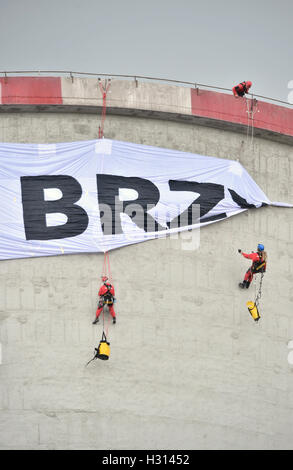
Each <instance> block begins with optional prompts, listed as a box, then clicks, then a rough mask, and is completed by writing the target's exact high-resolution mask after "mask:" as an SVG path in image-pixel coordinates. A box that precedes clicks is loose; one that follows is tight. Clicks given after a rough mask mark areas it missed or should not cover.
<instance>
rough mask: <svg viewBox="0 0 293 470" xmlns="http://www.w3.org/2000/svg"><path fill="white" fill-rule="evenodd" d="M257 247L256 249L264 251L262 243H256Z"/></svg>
mask: <svg viewBox="0 0 293 470" xmlns="http://www.w3.org/2000/svg"><path fill="white" fill-rule="evenodd" d="M257 249H258V251H264V249H265V247H264V246H263V244H262V243H259V244H258V245H257Z"/></svg>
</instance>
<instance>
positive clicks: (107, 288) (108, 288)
mask: <svg viewBox="0 0 293 470" xmlns="http://www.w3.org/2000/svg"><path fill="white" fill-rule="evenodd" d="M102 281H103V285H102V286H101V287H100V290H99V297H100V300H99V303H98V308H97V311H96V318H95V320H94V321H93V325H94V324H95V323H98V321H99V316H100V314H101V312H102V310H103V308H104V305H108V308H109V312H110V314H111V315H112V318H113V323H116V314H115V310H114V307H113V304H114V301H115V290H114V286H112V284H110V282H109V281H108V278H107V276H103V277H102Z"/></svg>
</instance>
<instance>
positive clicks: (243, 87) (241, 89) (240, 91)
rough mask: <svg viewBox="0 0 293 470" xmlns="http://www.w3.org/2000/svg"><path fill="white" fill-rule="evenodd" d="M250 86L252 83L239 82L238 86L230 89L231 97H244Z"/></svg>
mask: <svg viewBox="0 0 293 470" xmlns="http://www.w3.org/2000/svg"><path fill="white" fill-rule="evenodd" d="M251 86H252V83H251V82H249V81H247V82H241V83H238V85H235V86H234V87H233V88H232V91H233V95H234V96H235V97H236V98H238V97H239V96H244V95H245V94H246V93H248V91H249V88H250V87H251Z"/></svg>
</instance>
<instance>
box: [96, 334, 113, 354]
mask: <svg viewBox="0 0 293 470" xmlns="http://www.w3.org/2000/svg"><path fill="white" fill-rule="evenodd" d="M96 351H97V354H96V357H97V358H98V359H102V361H106V360H107V359H109V356H110V343H109V342H108V341H107V338H106V335H105V332H104V331H103V334H102V339H101V341H100V344H99V347H98V349H97V350H96Z"/></svg>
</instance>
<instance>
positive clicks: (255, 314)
mask: <svg viewBox="0 0 293 470" xmlns="http://www.w3.org/2000/svg"><path fill="white" fill-rule="evenodd" d="M246 306H247V308H248V311H249V313H250V315H251V316H252V318H253V319H254V321H258V320H259V319H260V314H259V311H258V308H257V305H256V304H255V303H254V302H252V301H251V300H249V301H248V302H246Z"/></svg>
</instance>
